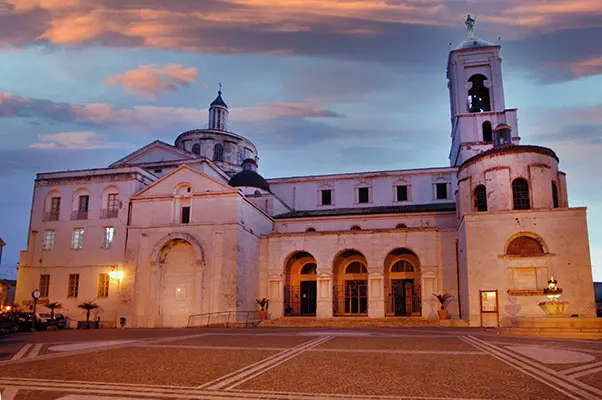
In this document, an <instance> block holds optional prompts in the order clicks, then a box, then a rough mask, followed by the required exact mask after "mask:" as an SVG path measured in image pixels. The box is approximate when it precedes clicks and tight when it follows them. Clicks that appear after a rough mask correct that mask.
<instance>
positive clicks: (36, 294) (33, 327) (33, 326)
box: [31, 289, 40, 332]
mask: <svg viewBox="0 0 602 400" xmlns="http://www.w3.org/2000/svg"><path fill="white" fill-rule="evenodd" d="M31 297H32V298H33V318H32V320H31V331H32V332H34V331H35V330H36V306H37V305H38V299H39V298H40V291H39V290H38V289H34V290H33V292H31Z"/></svg>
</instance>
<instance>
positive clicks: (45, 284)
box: [40, 275, 50, 297]
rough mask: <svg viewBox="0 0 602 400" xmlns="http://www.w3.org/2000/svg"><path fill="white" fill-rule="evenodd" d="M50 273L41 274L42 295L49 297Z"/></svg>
mask: <svg viewBox="0 0 602 400" xmlns="http://www.w3.org/2000/svg"><path fill="white" fill-rule="evenodd" d="M49 289H50V275H40V297H48V291H49Z"/></svg>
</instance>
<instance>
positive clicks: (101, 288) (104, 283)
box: [97, 274, 109, 297]
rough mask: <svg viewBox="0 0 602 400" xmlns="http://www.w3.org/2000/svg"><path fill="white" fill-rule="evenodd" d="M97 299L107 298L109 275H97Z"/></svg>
mask: <svg viewBox="0 0 602 400" xmlns="http://www.w3.org/2000/svg"><path fill="white" fill-rule="evenodd" d="M97 297H109V274H98V292H97Z"/></svg>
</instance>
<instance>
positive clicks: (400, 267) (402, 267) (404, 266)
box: [391, 260, 414, 272]
mask: <svg viewBox="0 0 602 400" xmlns="http://www.w3.org/2000/svg"><path fill="white" fill-rule="evenodd" d="M391 272H414V266H413V265H412V264H410V262H409V261H406V260H400V261H397V262H396V263H395V264H393V266H392V267H391Z"/></svg>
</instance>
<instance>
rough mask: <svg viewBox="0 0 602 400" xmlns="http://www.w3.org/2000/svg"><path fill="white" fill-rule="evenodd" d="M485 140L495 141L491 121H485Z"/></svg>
mask: <svg viewBox="0 0 602 400" xmlns="http://www.w3.org/2000/svg"><path fill="white" fill-rule="evenodd" d="M483 142H493V128H492V127H491V122H489V121H485V122H483Z"/></svg>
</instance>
